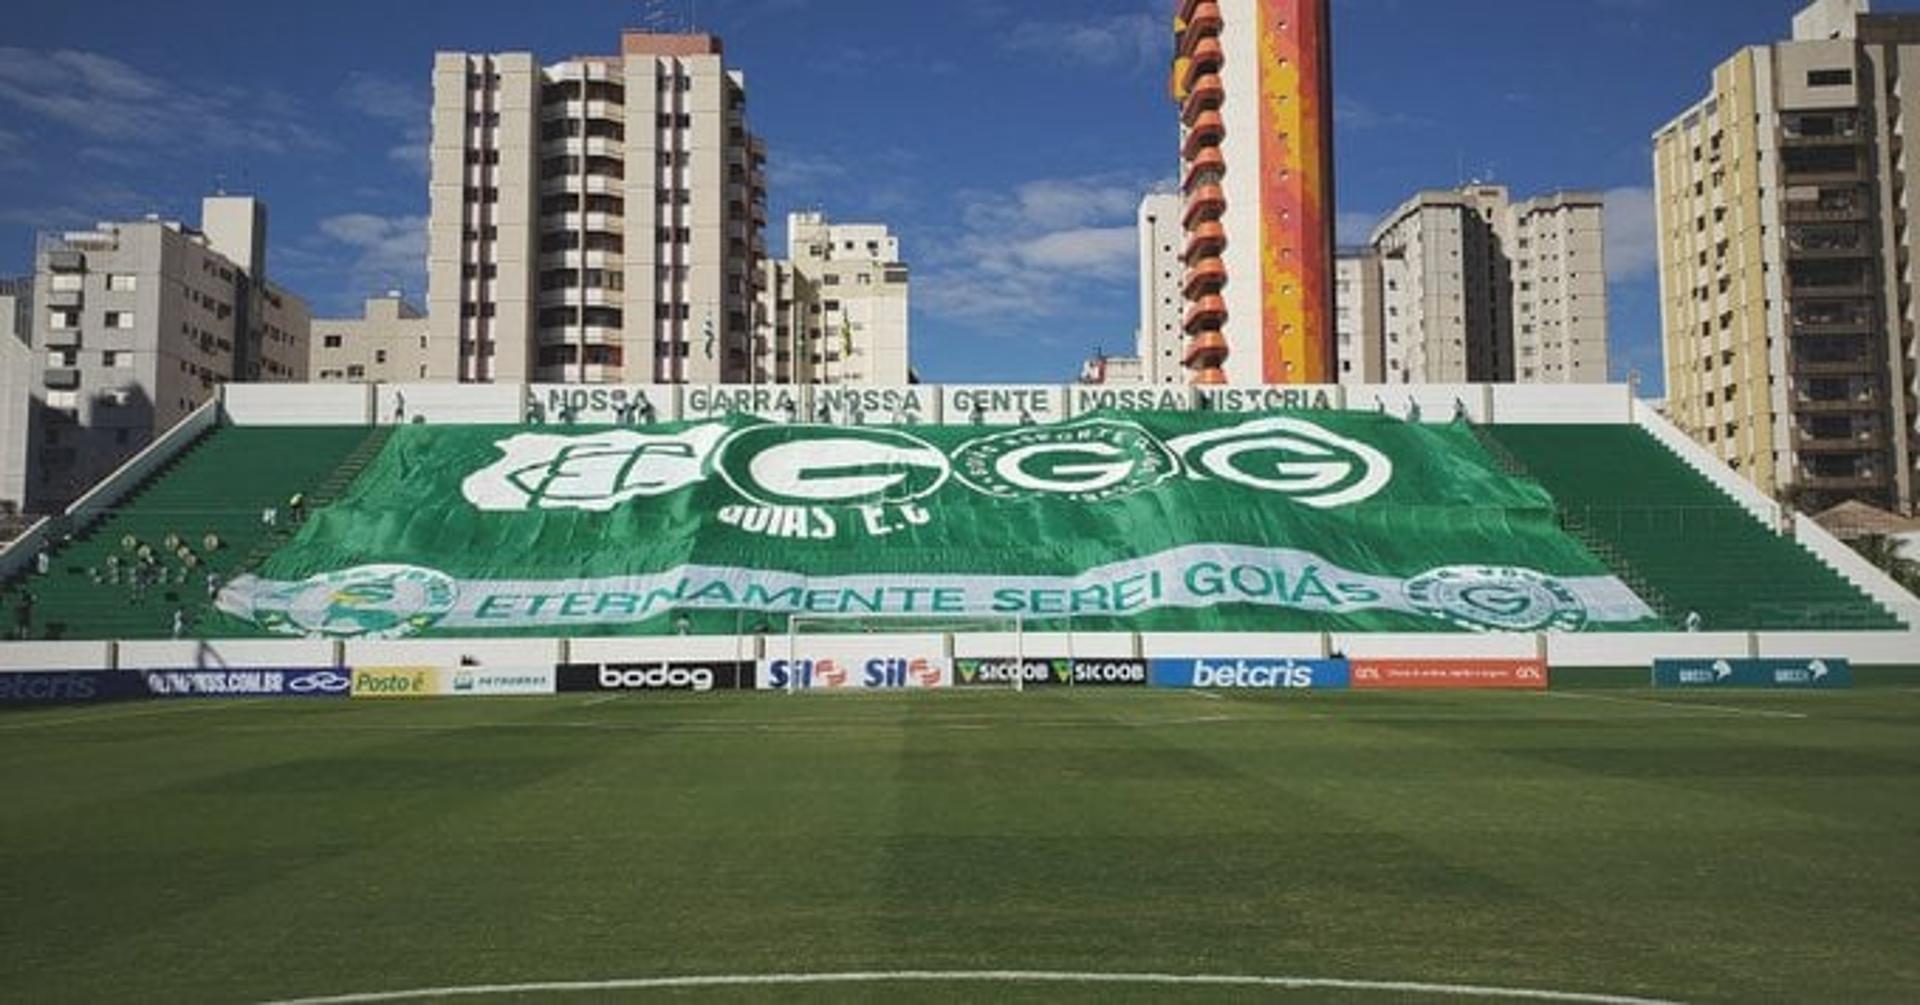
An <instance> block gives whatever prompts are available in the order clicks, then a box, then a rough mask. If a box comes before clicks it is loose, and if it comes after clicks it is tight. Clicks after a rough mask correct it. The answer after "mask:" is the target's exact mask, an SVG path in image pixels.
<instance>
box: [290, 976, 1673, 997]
mask: <svg viewBox="0 0 1920 1005" xmlns="http://www.w3.org/2000/svg"><path fill="white" fill-rule="evenodd" d="M962 983H965V984H1135V985H1150V986H1162V987H1175V986H1189V987H1195V986H1197V987H1247V988H1253V987H1265V988H1285V989H1288V990H1295V991H1300V990H1312V989H1329V990H1340V991H1384V992H1390V993H1394V994H1416V995H1435V996H1448V997H1458V998H1482V999H1485V998H1510V999H1520V1000H1524V1001H1547V1002H1587V1003H1595V1005H1676V1003H1674V1002H1670V1001H1667V1000H1664V999H1659V998H1634V997H1630V996H1626V995H1608V994H1588V993H1583V992H1578V991H1548V990H1541V989H1536V988H1503V987H1488V986H1485V985H1477V984H1433V983H1428V982H1425V981H1367V980H1346V979H1342V978H1333V977H1256V976H1245V975H1232V974H1103V973H1076V972H1072V971H1053V970H958V971H951V972H941V971H937V970H897V971H877V972H854V973H841V974H735V975H716V976H704V977H636V978H630V979H626V980H609V981H546V982H538V983H529V984H471V985H466V986H462V987H443V988H415V989H412V990H408V991H375V992H368V993H364V994H345V995H330V996H324V997H319V998H288V999H282V1000H280V1001H276V1002H271V1003H269V1005H358V1003H362V1002H391V1001H407V1000H412V999H420V998H452V997H484V996H492V995H525V994H557V993H567V992H581V993H586V992H604V991H645V990H662V989H669V988H734V987H765V986H769V985H789V986H791V985H804V984H812V985H830V984H962Z"/></svg>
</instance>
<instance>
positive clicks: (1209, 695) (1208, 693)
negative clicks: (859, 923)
mask: <svg viewBox="0 0 1920 1005" xmlns="http://www.w3.org/2000/svg"><path fill="white" fill-rule="evenodd" d="M1193 693H1194V694H1197V695H1199V696H1200V697H1202V698H1205V699H1207V700H1208V701H1226V699H1225V698H1222V697H1220V696H1219V695H1217V694H1214V693H1213V692H1212V691H1195V692H1193Z"/></svg>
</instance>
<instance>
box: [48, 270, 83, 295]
mask: <svg viewBox="0 0 1920 1005" xmlns="http://www.w3.org/2000/svg"><path fill="white" fill-rule="evenodd" d="M85 280H86V277H85V276H83V275H81V274H80V273H78V272H57V273H54V274H53V275H51V276H48V277H47V289H49V290H52V291H53V292H55V293H73V292H76V291H78V290H79V289H80V285H81V283H83V282H84V281H85Z"/></svg>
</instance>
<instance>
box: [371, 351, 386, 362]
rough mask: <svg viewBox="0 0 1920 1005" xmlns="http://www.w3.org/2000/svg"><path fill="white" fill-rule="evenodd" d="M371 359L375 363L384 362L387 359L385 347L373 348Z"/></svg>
mask: <svg viewBox="0 0 1920 1005" xmlns="http://www.w3.org/2000/svg"><path fill="white" fill-rule="evenodd" d="M373 361H374V362H375V363H385V362H386V361H387V351H386V350H385V349H375V350H374V351H373Z"/></svg>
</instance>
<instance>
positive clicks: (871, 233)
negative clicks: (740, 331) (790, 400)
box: [755, 212, 911, 385]
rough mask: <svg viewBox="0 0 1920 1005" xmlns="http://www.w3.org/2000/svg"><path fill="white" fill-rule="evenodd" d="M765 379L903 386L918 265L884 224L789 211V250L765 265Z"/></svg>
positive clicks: (761, 333) (761, 327)
mask: <svg viewBox="0 0 1920 1005" xmlns="http://www.w3.org/2000/svg"><path fill="white" fill-rule="evenodd" d="M761 268H762V274H763V276H764V278H765V284H764V286H763V288H762V289H761V292H760V303H759V304H758V306H757V308H756V311H755V313H756V319H757V328H758V332H757V333H756V340H755V349H756V354H757V356H758V358H759V359H760V361H761V364H762V365H761V369H760V370H759V372H757V373H756V374H755V379H756V380H770V381H772V382H775V383H782V384H883V385H903V384H906V383H908V381H909V374H910V363H909V353H910V348H909V338H908V318H909V311H910V308H911V293H910V291H911V282H910V280H911V272H910V270H909V269H908V267H907V265H906V263H905V262H903V261H901V258H900V240H899V238H897V237H895V236H893V234H892V233H891V232H889V231H888V230H887V228H886V226H885V225H883V224H877V223H833V222H831V221H829V220H828V219H827V217H826V215H825V214H823V213H818V212H810V213H791V214H788V216H787V257H786V258H785V259H784V260H780V261H770V262H766V263H763V265H762V266H761Z"/></svg>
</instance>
